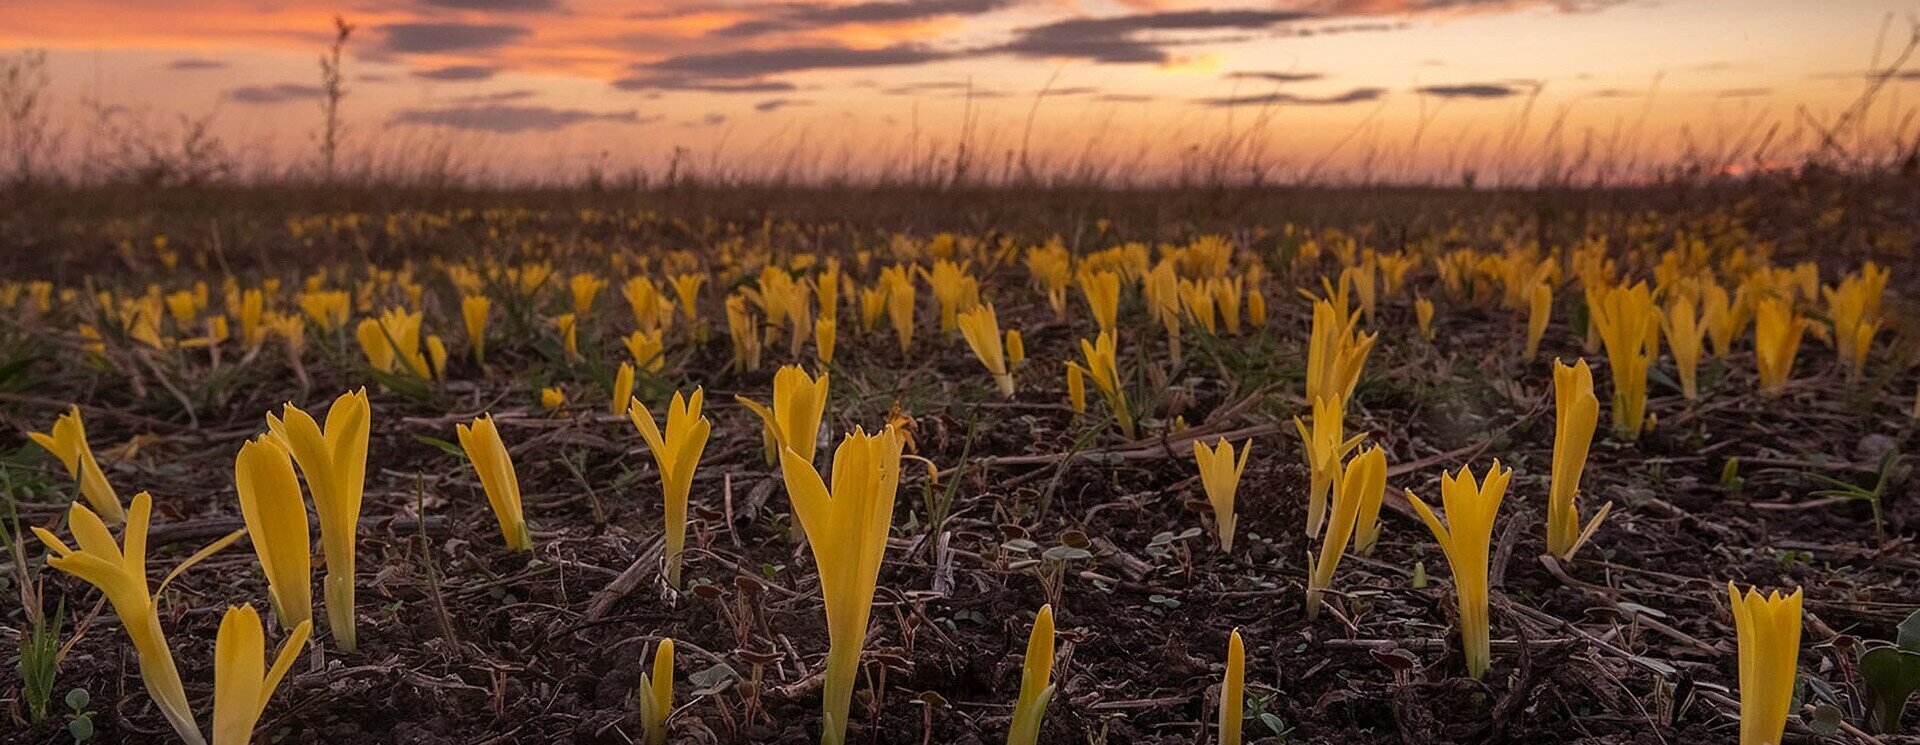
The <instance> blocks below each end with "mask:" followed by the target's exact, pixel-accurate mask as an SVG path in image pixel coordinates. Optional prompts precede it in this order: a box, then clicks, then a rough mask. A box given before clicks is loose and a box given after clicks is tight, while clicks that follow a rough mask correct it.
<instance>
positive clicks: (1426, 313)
mask: <svg viewBox="0 0 1920 745" xmlns="http://www.w3.org/2000/svg"><path fill="white" fill-rule="evenodd" d="M1413 319H1414V321H1415V322H1416V323H1418V324H1420V338H1422V339H1425V340H1427V341H1429V342H1431V341H1433V301H1432V300H1428V299H1426V298H1423V297H1416V298H1414V300H1413Z"/></svg>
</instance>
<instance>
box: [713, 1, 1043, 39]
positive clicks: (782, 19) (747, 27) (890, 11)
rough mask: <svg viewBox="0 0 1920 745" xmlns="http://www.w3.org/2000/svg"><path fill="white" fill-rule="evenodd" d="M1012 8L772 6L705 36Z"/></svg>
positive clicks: (971, 4)
mask: <svg viewBox="0 0 1920 745" xmlns="http://www.w3.org/2000/svg"><path fill="white" fill-rule="evenodd" d="M1012 4H1013V0H918V1H917V2H864V3H855V4H852V5H802V4H797V3H785V4H774V5H768V6H764V9H765V10H767V11H768V12H769V15H768V17H765V18H755V19H753V20H747V21H741V22H739V23H735V24H733V25H731V26H724V27H721V28H718V29H715V30H713V31H711V32H709V33H708V35H709V36H728V37H741V36H753V35H756V34H764V33H772V32H777V31H806V30H812V29H821V28H831V27H834V26H845V25H851V24H890V23H910V22H913V21H925V20H930V19H934V18H944V17H948V16H962V15H965V16H972V15H981V14H985V13H991V12H993V11H996V10H999V9H1001V8H1005V7H1007V6H1009V5H1012Z"/></svg>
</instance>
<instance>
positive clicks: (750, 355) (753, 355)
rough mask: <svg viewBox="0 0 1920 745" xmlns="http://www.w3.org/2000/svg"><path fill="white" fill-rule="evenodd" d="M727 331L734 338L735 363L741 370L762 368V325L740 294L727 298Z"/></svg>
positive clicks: (748, 370)
mask: <svg viewBox="0 0 1920 745" xmlns="http://www.w3.org/2000/svg"><path fill="white" fill-rule="evenodd" d="M727 333H728V335H729V336H731V337H732V339H733V364H734V367H735V368H736V369H738V370H739V371H740V372H753V371H755V370H759V369H760V325H759V322H757V321H756V320H754V317H753V312H752V311H750V310H748V309H747V299H746V298H745V297H742V296H740V295H731V296H729V297H728V298H727Z"/></svg>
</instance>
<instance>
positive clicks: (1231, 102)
mask: <svg viewBox="0 0 1920 745" xmlns="http://www.w3.org/2000/svg"><path fill="white" fill-rule="evenodd" d="M1386 95H1387V89H1385V88H1354V89H1351V90H1348V91H1346V92H1344V93H1335V94H1333V95H1330V96H1303V95H1299V94H1296V93H1267V94H1263V95H1259V96H1223V97H1220V98H1202V99H1197V100H1198V101H1199V103H1201V104H1204V105H1207V106H1216V107H1228V106H1341V105H1345V104H1350V103H1365V102H1367V101H1378V100H1380V99H1381V98H1383V97H1385V96H1386Z"/></svg>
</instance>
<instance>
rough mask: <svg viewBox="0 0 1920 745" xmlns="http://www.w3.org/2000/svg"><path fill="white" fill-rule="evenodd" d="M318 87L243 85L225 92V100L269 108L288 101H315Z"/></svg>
mask: <svg viewBox="0 0 1920 745" xmlns="http://www.w3.org/2000/svg"><path fill="white" fill-rule="evenodd" d="M319 97H320V86H317V85H302V84H300V83H279V84H276V85H243V86H240V87H238V88H234V89H232V90H229V91H227V98H228V99H230V100H232V101H233V102H234V103H244V104H258V105H266V106H271V105H274V104H283V103H287V102H289V101H301V100H306V99H317V98H319Z"/></svg>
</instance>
